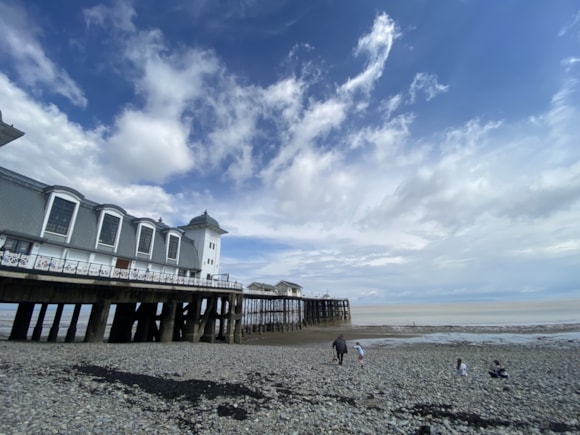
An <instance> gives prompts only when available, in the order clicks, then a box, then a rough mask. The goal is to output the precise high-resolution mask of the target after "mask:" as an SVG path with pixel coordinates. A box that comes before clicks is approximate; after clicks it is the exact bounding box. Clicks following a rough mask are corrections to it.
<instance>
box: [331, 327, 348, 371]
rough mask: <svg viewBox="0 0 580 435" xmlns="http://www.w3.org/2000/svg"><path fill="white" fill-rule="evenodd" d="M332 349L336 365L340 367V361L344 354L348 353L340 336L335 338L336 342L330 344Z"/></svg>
mask: <svg viewBox="0 0 580 435" xmlns="http://www.w3.org/2000/svg"><path fill="white" fill-rule="evenodd" d="M332 347H333V348H335V349H336V358H337V359H338V364H339V365H342V359H343V357H344V354H345V353H348V347H347V346H346V341H345V340H344V338H343V336H342V334H340V335H339V336H338V337H336V340H334V342H333V343H332Z"/></svg>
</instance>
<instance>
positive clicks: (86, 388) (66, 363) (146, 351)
mask: <svg viewBox="0 0 580 435" xmlns="http://www.w3.org/2000/svg"><path fill="white" fill-rule="evenodd" d="M329 350H330V343H328V344H326V343H325V344H322V345H310V344H309V345H305V346H267V345H227V344H208V343H166V344H160V343H131V344H107V343H103V344H84V343H75V344H70V343H66V344H65V343H30V342H29V343H22V342H10V341H0V391H1V392H2V394H0V434H19V433H26V434H46V433H59V434H62V433H90V434H111V433H119V434H133V433H139V434H142V433H160V434H161V433H162V434H215V433H224V434H247V433H252V434H272V433H277V434H291V435H303V434H311V433H317V434H375V433H396V434H407V435H417V434H433V435H435V434H528V433H541V434H561V433H568V434H575V433H576V434H577V433H580V421H579V419H578V416H579V415H580V395H579V394H578V391H579V390H580V384H578V382H579V379H580V343H578V342H577V341H571V342H564V343H559V344H557V345H554V344H545V343H543V342H542V341H539V342H537V343H533V344H516V345H514V344H509V345H501V344H491V345H485V346H481V345H470V344H469V343H461V344H459V345H458V344H440V343H439V344H429V343H422V344H409V345H398V346H376V347H369V348H368V349H367V353H366V355H365V361H366V364H365V367H364V370H361V368H360V367H359V365H358V362H357V361H356V357H355V355H354V352H352V353H349V354H348V355H347V358H346V360H345V362H344V365H343V366H338V365H336V364H333V363H331V362H329V358H328V355H329ZM457 357H461V358H463V360H464V361H465V362H466V363H467V365H468V368H469V375H468V376H467V377H456V376H455V370H454V364H455V360H456V358H457ZM495 358H498V359H500V360H501V361H502V362H503V363H504V364H505V365H506V366H507V368H508V371H509V373H510V378H509V379H492V378H490V377H489V376H488V374H487V368H488V367H489V365H490V363H491V361H493V359H495Z"/></svg>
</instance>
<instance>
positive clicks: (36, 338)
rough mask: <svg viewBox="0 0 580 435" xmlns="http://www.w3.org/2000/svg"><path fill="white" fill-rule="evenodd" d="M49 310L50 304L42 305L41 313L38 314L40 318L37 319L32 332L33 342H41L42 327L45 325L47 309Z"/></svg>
mask: <svg viewBox="0 0 580 435" xmlns="http://www.w3.org/2000/svg"><path fill="white" fill-rule="evenodd" d="M47 308H48V304H42V305H41V306H40V312H39V313H38V318H37V319H36V326H35V327H34V331H32V338H31V340H32V341H40V337H41V336H42V327H43V325H44V318H45V317H46V309H47Z"/></svg>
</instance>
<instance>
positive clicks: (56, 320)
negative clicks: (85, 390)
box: [0, 252, 350, 343]
mask: <svg viewBox="0 0 580 435" xmlns="http://www.w3.org/2000/svg"><path fill="white" fill-rule="evenodd" d="M0 303H10V304H17V308H16V314H15V316H14V319H13V321H12V325H11V329H10V335H9V339H10V340H21V341H27V340H31V341H41V340H46V341H48V342H56V341H57V340H58V339H59V337H62V336H63V333H64V330H65V329H66V335H65V338H64V341H65V342H78V341H84V342H86V343H99V342H103V341H107V342H109V343H128V342H171V341H188V342H201V341H203V342H210V343H213V342H225V343H241V341H242V337H243V336H244V335H250V334H256V333H258V334H262V333H268V332H289V331H295V330H300V329H302V328H307V327H309V326H331V325H334V324H337V323H340V322H348V321H350V305H349V301H348V299H328V298H302V297H292V296H280V295H255V294H244V293H243V292H242V285H241V284H240V283H235V282H233V283H232V282H229V281H220V280H206V279H200V278H191V277H182V276H176V275H165V274H162V273H156V272H147V271H143V270H135V271H131V270H127V269H118V268H115V267H110V266H103V265H101V264H90V263H84V262H79V261H75V262H70V261H65V260H62V259H59V258H51V257H46V256H32V255H23V254H12V253H7V252H0ZM83 307H84V308H86V307H90V315H89V316H88V321H87V324H86V328H85V330H84V334H83V335H81V336H79V334H78V333H77V331H78V330H79V329H81V328H79V319H80V314H81V309H83ZM49 312H50V314H51V315H52V316H53V317H52V322H49V326H47V324H46V319H47V314H48V313H49Z"/></svg>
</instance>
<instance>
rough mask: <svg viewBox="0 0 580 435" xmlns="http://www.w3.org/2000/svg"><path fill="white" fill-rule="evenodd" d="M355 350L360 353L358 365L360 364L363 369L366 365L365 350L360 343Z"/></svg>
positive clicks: (357, 343)
mask: <svg viewBox="0 0 580 435" xmlns="http://www.w3.org/2000/svg"><path fill="white" fill-rule="evenodd" d="M354 348H355V349H356V351H357V352H358V363H359V364H360V367H361V369H362V368H363V367H364V365H365V363H364V356H365V350H364V348H363V347H362V345H361V344H360V343H359V342H358V341H357V342H356V344H355V346H354Z"/></svg>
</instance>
